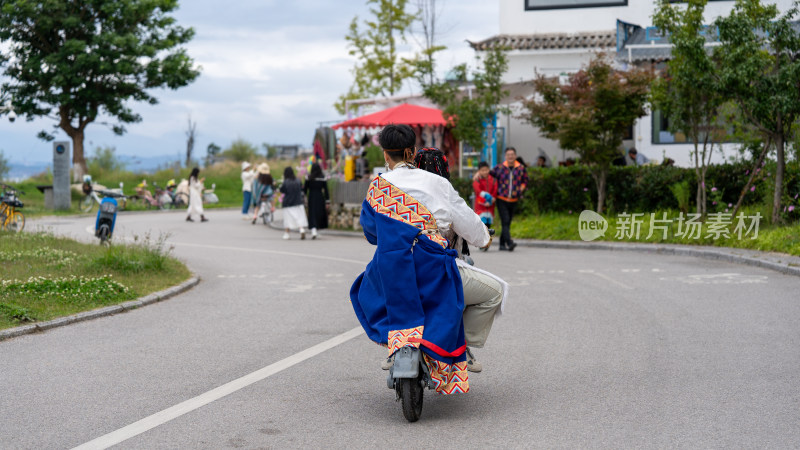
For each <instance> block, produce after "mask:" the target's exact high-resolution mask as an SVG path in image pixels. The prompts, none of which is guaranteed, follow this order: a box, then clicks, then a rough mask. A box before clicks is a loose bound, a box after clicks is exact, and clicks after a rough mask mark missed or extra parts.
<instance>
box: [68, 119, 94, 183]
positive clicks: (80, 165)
mask: <svg viewBox="0 0 800 450" xmlns="http://www.w3.org/2000/svg"><path fill="white" fill-rule="evenodd" d="M65 131H66V130H65ZM67 134H68V135H69V137H70V138H71V139H72V182H73V183H78V182H80V181H81V180H83V176H84V175H86V174H88V173H89V168H88V167H87V166H86V158H85V157H84V154H83V153H84V152H83V130H78V129H73V131H72V132H67Z"/></svg>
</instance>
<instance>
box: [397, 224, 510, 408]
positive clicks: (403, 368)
mask: <svg viewBox="0 0 800 450" xmlns="http://www.w3.org/2000/svg"><path fill="white" fill-rule="evenodd" d="M489 236H494V229H491V228H490V229H489ZM463 248H466V247H463ZM458 249H459V250H458V251H459V257H460V258H462V259H463V256H466V257H467V258H469V255H468V254H467V255H462V254H461V252H462V247H460V246H458ZM465 261H467V263H468V264H469V265H474V263H473V262H472V258H469V259H468V260H465ZM386 386H387V387H388V388H389V389H394V391H395V393H396V394H397V401H399V402H402V404H403V416H405V418H406V420H408V421H409V422H416V421H418V420H419V418H420V416H421V415H422V402H423V399H424V395H425V388H426V387H427V388H428V389H435V388H436V386H435V385H434V384H433V382H432V381H431V372H430V369H429V368H428V364H427V363H425V358H423V356H422V350H420V349H419V348H416V347H402V348H401V349H400V350H397V351H396V352H395V353H394V364H392V367H391V368H389V375H388V376H387V377H386Z"/></svg>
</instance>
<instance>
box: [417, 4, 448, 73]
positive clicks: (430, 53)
mask: <svg viewBox="0 0 800 450" xmlns="http://www.w3.org/2000/svg"><path fill="white" fill-rule="evenodd" d="M416 5H417V20H416V21H415V23H418V24H419V32H418V33H413V34H412V36H413V37H414V40H415V41H416V42H417V45H419V47H420V51H419V53H418V54H417V55H416V56H415V57H414V59H413V60H411V62H413V65H414V67H415V72H416V74H415V77H416V78H417V80H418V81H419V84H420V85H421V86H423V87H424V86H431V85H433V84H434V83H436V58H435V55H436V53H438V52H440V51H442V50H445V49H447V47H445V46H443V45H436V37H437V36H438V34H437V28H436V26H437V25H438V22H439V17H440V14H441V10H439V9H437V8H436V0H417V1H416ZM417 34H419V35H420V37H419V38H418V37H417V36H416V35H417Z"/></svg>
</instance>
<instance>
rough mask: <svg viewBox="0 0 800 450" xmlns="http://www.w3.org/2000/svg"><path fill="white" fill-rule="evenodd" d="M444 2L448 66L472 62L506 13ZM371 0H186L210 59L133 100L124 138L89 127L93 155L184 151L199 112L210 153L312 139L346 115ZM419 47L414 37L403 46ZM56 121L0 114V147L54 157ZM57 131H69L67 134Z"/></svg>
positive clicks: (476, 1)
mask: <svg viewBox="0 0 800 450" xmlns="http://www.w3.org/2000/svg"><path fill="white" fill-rule="evenodd" d="M438 4H439V5H443V8H444V10H443V13H442V14H441V16H440V23H439V25H438V28H439V29H440V30H442V31H443V32H444V33H443V34H442V35H441V36H440V40H439V42H440V43H441V44H443V45H446V46H448V47H449V49H448V50H447V51H445V52H441V53H439V54H438V55H437V57H438V66H439V71H440V73H444V72H445V71H446V70H447V69H449V68H451V67H453V66H454V65H456V64H459V63H463V62H468V63H473V52H472V50H471V49H470V48H469V46H468V45H467V44H466V42H465V40H466V39H471V40H479V39H485V38H487V37H489V36H491V35H493V34H495V33H496V32H497V28H498V14H499V12H498V7H497V4H496V3H495V2H484V1H480V0H464V1H461V2H458V3H456V2H454V1H450V2H446V3H445V2H441V1H440V2H438ZM368 8H369V7H368V5H366V2H365V1H356V2H347V6H346V7H343V4H342V2H285V1H282V2H279V1H273V0H237V1H235V2H228V3H226V4H225V6H224V7H220V5H219V2H217V1H212V0H192V1H191V2H189V1H185V2H182V3H181V7H180V9H179V10H178V11H177V12H176V14H175V17H176V19H177V20H178V23H180V24H181V25H182V26H187V27H189V26H190V27H193V28H194V29H195V31H196V36H195V38H194V39H193V40H192V41H191V42H189V43H188V44H187V45H186V48H187V50H188V53H189V54H190V55H191V56H192V57H193V58H194V59H195V61H196V62H197V64H199V65H201V66H202V67H203V70H202V74H201V76H200V77H199V78H198V79H197V80H196V81H195V82H194V83H192V84H191V85H189V86H187V87H185V88H182V89H179V90H176V91H171V90H156V91H154V92H153V94H154V95H155V96H156V97H157V98H158V99H159V104H158V105H147V104H141V103H138V104H131V107H132V108H133V109H134V110H135V111H136V112H138V113H139V114H140V115H141V116H142V119H143V120H142V122H141V123H137V124H130V125H128V126H127V128H128V132H127V133H126V134H125V135H124V136H121V137H120V136H115V135H114V134H113V133H111V132H110V131H109V130H108V129H107V127H103V126H101V125H97V124H92V125H90V126H89V127H88V128H87V138H86V139H87V145H86V147H87V154H90V149H91V148H93V147H94V146H98V145H110V146H113V147H116V148H117V151H118V153H120V154H130V155H139V156H153V155H159V154H167V155H169V154H173V153H174V154H176V155H177V154H180V153H182V152H183V151H185V140H186V137H185V135H184V130H185V129H186V122H187V118H188V116H189V115H190V114H191V117H192V120H194V121H196V122H197V124H198V125H197V131H198V136H197V140H196V142H197V144H196V150H195V152H200V153H202V154H203V155H204V154H205V147H206V146H207V145H208V143H210V142H215V143H216V144H218V145H221V146H223V147H224V146H226V145H228V144H229V143H230V142H231V141H232V140H234V139H236V138H237V137H241V138H244V139H247V140H249V141H251V142H253V143H256V144H260V143H261V142H269V143H276V144H301V145H310V141H311V139H312V136H313V131H314V129H315V128H316V127H317V125H318V123H319V122H324V121H332V120H336V119H340V118H341V117H340V116H339V115H338V113H336V111H335V110H334V108H333V106H332V105H333V103H334V102H335V101H336V100H337V98H338V96H339V95H340V94H342V93H343V92H346V91H347V89H348V88H349V87H350V84H351V83H352V78H351V73H350V71H351V70H352V68H353V66H354V64H355V63H356V59H355V58H354V57H352V56H350V55H349V54H348V51H347V42H346V41H345V39H344V36H345V34H346V33H347V30H348V26H349V24H350V21H351V20H352V19H353V17H355V16H356V15H358V16H359V18H360V20H364V19H365V18H367V17H368V16H369V14H368ZM209 11H213V14H210V13H209ZM413 45H414V40H413V39H409V44H408V45H407V46H404V47H401V51H411V50H412V47H413ZM408 91H409V88H405V89H404V90H403V92H404V93H406V92H408ZM53 123H54V122H53V121H52V120H48V119H37V120H36V121H34V122H33V123H25V122H24V121H21V120H17V122H16V123H15V124H9V123H8V121H7V120H0V149H4V150H5V154H6V156H7V157H10V159H12V160H23V159H28V160H31V161H48V160H49V159H50V155H51V152H52V145H51V144H49V143H46V142H43V141H40V140H38V139H37V138H36V137H35V136H36V133H37V132H38V131H40V130H42V129H47V130H50V129H52V125H53ZM58 138H59V139H64V138H66V136H65V135H64V134H63V133H59V135H58Z"/></svg>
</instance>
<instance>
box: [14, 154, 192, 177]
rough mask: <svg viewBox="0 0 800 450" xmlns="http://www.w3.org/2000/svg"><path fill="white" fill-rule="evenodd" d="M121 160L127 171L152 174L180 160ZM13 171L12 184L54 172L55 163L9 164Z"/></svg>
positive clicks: (157, 158)
mask: <svg viewBox="0 0 800 450" xmlns="http://www.w3.org/2000/svg"><path fill="white" fill-rule="evenodd" d="M118 158H119V160H120V161H122V162H123V163H124V164H125V170H130V171H132V172H142V173H152V172H155V171H156V170H158V169H161V168H164V167H166V166H168V165H170V164H172V163H174V162H176V161H178V160H179V159H180V157H179V156H178V155H173V156H167V155H164V156H149V157H140V156H132V155H119V156H118ZM9 167H10V168H11V171H10V172H9V173H8V180H9V181H12V182H17V181H22V180H25V179H27V178H30V177H32V176H34V175H38V174H40V173H42V172H46V171H47V170H52V167H53V163H46V162H31V163H25V164H22V163H15V162H11V163H10V164H9Z"/></svg>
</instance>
